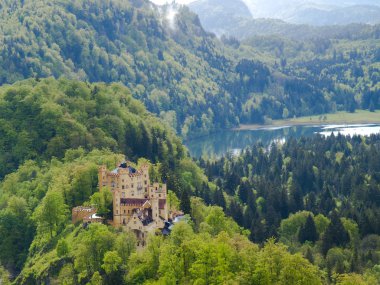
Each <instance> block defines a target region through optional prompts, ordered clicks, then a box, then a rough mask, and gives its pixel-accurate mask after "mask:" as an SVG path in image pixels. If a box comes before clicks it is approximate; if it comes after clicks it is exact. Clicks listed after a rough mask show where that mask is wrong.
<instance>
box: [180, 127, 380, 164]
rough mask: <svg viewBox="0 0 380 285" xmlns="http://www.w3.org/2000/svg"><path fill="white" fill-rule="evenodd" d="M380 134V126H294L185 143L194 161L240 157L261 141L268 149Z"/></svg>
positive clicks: (225, 133) (226, 133) (213, 136)
mask: <svg viewBox="0 0 380 285" xmlns="http://www.w3.org/2000/svg"><path fill="white" fill-rule="evenodd" d="M379 132H380V124H366V125H327V126H293V127H282V128H268V129H260V130H244V131H232V130H226V131H222V132H219V133H216V134H213V135H209V136H206V137H202V138H199V139H196V140H191V141H188V142H185V144H186V146H187V147H188V148H189V151H190V154H191V155H192V156H193V157H200V156H205V157H215V156H216V157H219V156H222V155H224V154H226V153H227V152H232V153H234V154H238V153H239V152H240V151H241V150H242V149H244V148H246V147H248V146H250V145H252V144H254V143H256V142H259V141H261V142H262V143H263V144H264V145H270V144H271V143H272V142H285V141H286V140H287V139H288V138H290V137H295V138H299V137H301V136H312V135H315V134H317V133H319V134H321V135H326V136H328V135H331V133H334V134H338V133H341V134H343V135H347V136H348V135H350V136H352V135H355V134H357V135H371V134H376V133H379Z"/></svg>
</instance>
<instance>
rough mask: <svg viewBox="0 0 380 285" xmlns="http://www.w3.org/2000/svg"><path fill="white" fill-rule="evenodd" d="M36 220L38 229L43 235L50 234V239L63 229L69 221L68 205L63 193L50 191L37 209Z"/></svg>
mask: <svg viewBox="0 0 380 285" xmlns="http://www.w3.org/2000/svg"><path fill="white" fill-rule="evenodd" d="M34 219H35V220H36V221H38V227H37V229H38V230H39V231H40V232H41V233H44V232H48V233H49V234H50V237H53V234H54V233H57V232H58V231H59V230H60V229H62V227H63V226H64V224H65V222H66V220H67V205H66V204H65V200H64V198H63V195H62V193H61V192H59V191H58V190H56V189H50V191H48V193H47V194H46V196H45V197H44V199H43V200H42V203H41V205H40V206H39V207H38V208H37V209H36V212H35V215H34Z"/></svg>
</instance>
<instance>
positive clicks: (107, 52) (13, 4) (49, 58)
mask: <svg viewBox="0 0 380 285" xmlns="http://www.w3.org/2000/svg"><path fill="white" fill-rule="evenodd" d="M0 5H1V6H0V14H1V20H0V34H1V36H0V61H1V62H2V65H1V67H0V84H1V83H13V82H15V81H17V80H20V79H23V78H29V77H46V76H54V77H60V76H65V77H69V78H75V79H80V80H87V81H91V82H97V81H103V82H118V81H121V82H123V83H124V84H125V85H127V86H129V87H130V88H131V90H132V91H133V93H134V95H135V97H137V98H139V99H141V100H142V101H143V102H145V104H146V106H147V107H148V109H149V110H150V111H153V112H155V113H157V114H159V115H160V116H161V117H162V118H164V119H165V120H166V121H167V122H168V123H169V124H170V125H171V126H172V127H173V128H174V129H176V130H177V131H178V132H179V133H181V134H183V136H185V137H186V136H187V135H188V134H189V133H193V134H197V133H202V132H208V131H210V130H212V129H218V128H222V127H223V128H224V127H228V126H232V125H236V124H237V122H238V120H237V118H236V114H237V113H236V107H235V106H234V105H232V104H230V103H231V98H230V97H231V96H230V95H229V94H228V93H226V91H225V90H224V89H223V88H222V86H220V82H221V81H223V80H224V78H225V76H226V75H227V73H228V72H227V71H226V70H227V68H228V66H229V65H230V64H231V63H229V62H228V60H227V59H226V58H225V57H224V55H223V54H222V50H221V47H220V45H218V44H217V41H216V40H215V39H214V38H213V37H211V36H209V35H207V34H206V32H204V30H203V29H202V27H201V26H200V24H199V21H198V19H197V17H196V16H195V15H194V14H190V13H189V12H188V10H187V9H186V8H181V9H180V8H179V7H174V8H169V7H168V8H167V10H166V9H164V8H162V9H158V8H156V7H154V6H153V4H151V3H150V2H149V1H119V0H111V1H109V0H108V1H100V0H98V1H82V0H81V1H61V0H54V1H47V0H38V1H35V0H26V1H24V0H23V1H19V0H17V1H2V3H1V4H0ZM173 13H174V15H175V14H178V17H175V18H169V17H173Z"/></svg>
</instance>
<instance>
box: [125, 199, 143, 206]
mask: <svg viewBox="0 0 380 285" xmlns="http://www.w3.org/2000/svg"><path fill="white" fill-rule="evenodd" d="M147 201H148V199H140V198H120V204H124V205H126V206H138V207H142V206H143V205H144V204H145V202H147Z"/></svg>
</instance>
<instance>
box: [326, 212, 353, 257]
mask: <svg viewBox="0 0 380 285" xmlns="http://www.w3.org/2000/svg"><path fill="white" fill-rule="evenodd" d="M330 219H331V222H330V224H329V226H328V227H327V229H326V232H325V234H324V236H323V239H322V252H323V254H325V255H326V254H327V252H328V251H329V249H330V248H332V247H334V246H344V245H346V244H347V243H348V242H349V241H350V235H349V234H348V232H347V231H346V229H345V228H344V226H343V224H342V221H341V220H340V218H339V216H338V213H337V212H336V211H334V212H333V213H332V214H331V217H330Z"/></svg>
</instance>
